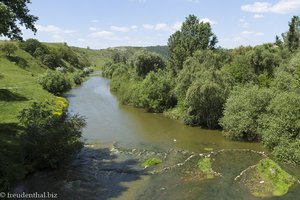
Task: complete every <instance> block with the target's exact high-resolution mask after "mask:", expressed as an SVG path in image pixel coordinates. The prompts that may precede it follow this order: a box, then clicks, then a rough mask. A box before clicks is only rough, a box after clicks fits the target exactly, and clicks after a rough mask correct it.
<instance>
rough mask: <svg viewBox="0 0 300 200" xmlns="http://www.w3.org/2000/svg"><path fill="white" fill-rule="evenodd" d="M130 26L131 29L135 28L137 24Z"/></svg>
mask: <svg viewBox="0 0 300 200" xmlns="http://www.w3.org/2000/svg"><path fill="white" fill-rule="evenodd" d="M130 28H131V29H137V28H138V26H137V25H132V26H131V27H130Z"/></svg>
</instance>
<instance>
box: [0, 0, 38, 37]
mask: <svg viewBox="0 0 300 200" xmlns="http://www.w3.org/2000/svg"><path fill="white" fill-rule="evenodd" d="M30 3H31V1H30V0H18V1H8V0H0V19H1V24H0V36H6V37H8V38H11V39H19V40H21V39H22V37H21V36H22V31H21V28H20V27H19V26H18V25H23V26H24V27H25V28H26V29H30V30H32V31H33V32H36V31H37V30H36V28H35V27H34V23H35V22H36V21H37V19H38V18H37V17H36V16H33V15H31V14H29V9H28V7H27V4H30Z"/></svg>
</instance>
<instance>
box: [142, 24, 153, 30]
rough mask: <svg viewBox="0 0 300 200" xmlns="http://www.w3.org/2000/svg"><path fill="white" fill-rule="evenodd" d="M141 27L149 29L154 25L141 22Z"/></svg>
mask: <svg viewBox="0 0 300 200" xmlns="http://www.w3.org/2000/svg"><path fill="white" fill-rule="evenodd" d="M143 27H144V28H145V29H149V30H151V29H154V26H153V25H151V24H143Z"/></svg>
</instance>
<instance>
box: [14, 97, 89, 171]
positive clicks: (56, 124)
mask: <svg viewBox="0 0 300 200" xmlns="http://www.w3.org/2000/svg"><path fill="white" fill-rule="evenodd" d="M58 101H61V100H58ZM56 104H57V102H56ZM54 108H56V109H58V108H57V105H54ZM54 108H53V103H52V102H46V103H36V102H35V103H33V104H32V105H31V106H30V107H29V108H26V109H24V110H22V111H21V113H20V116H19V119H20V122H21V124H22V125H23V126H24V134H23V135H22V146H23V148H24V159H25V164H26V165H27V167H29V169H28V170H29V171H30V170H34V169H43V168H47V167H51V168H56V167H59V166H60V165H61V164H62V163H63V162H65V161H68V160H69V159H70V158H71V157H72V156H73V155H75V153H77V152H78V151H79V150H80V148H81V147H82V142H81V141H80V137H81V130H82V128H83V127H84V126H85V121H84V119H83V118H82V117H80V116H78V115H73V116H70V115H68V114H67V112H66V107H64V106H61V109H62V112H57V110H56V109H54Z"/></svg>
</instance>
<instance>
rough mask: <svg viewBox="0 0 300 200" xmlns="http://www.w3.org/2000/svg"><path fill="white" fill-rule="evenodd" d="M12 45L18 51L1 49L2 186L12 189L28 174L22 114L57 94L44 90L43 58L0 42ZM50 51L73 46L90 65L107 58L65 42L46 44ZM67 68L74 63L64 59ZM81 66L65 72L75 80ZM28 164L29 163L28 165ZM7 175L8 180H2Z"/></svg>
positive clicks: (17, 45)
mask: <svg viewBox="0 0 300 200" xmlns="http://www.w3.org/2000/svg"><path fill="white" fill-rule="evenodd" d="M7 43H9V44H13V45H15V47H17V49H16V51H15V52H14V53H13V54H12V55H10V56H7V55H6V54H5V52H3V51H2V52H0V69H1V70H0V149H1V152H0V155H1V162H0V165H1V169H0V177H1V178H0V186H1V188H10V187H11V184H13V183H14V182H15V181H17V180H20V179H21V178H22V177H24V176H25V175H26V173H27V170H26V166H24V165H23V156H22V153H23V152H22V147H21V143H20V138H21V135H22V131H23V127H22V126H21V125H20V123H19V119H18V116H19V113H20V111H21V110H23V109H24V108H27V107H28V106H30V105H31V104H32V103H33V102H45V101H54V100H55V99H56V96H55V95H53V94H51V93H49V92H48V91H46V90H44V89H43V88H42V86H41V85H40V84H39V82H38V79H39V78H40V76H41V75H42V74H44V73H45V72H46V71H47V70H49V67H48V66H46V65H45V64H44V63H43V62H42V61H41V59H38V58H37V57H34V56H32V55H31V54H30V53H28V52H26V51H24V50H22V49H21V48H19V44H18V43H17V42H11V41H10V42H7V41H0V46H3V45H4V44H7ZM43 44H44V45H45V46H46V47H47V48H48V49H50V51H54V50H55V49H59V48H70V49H71V51H72V52H75V55H76V56H77V58H78V59H82V58H85V59H89V62H90V64H91V66H94V67H95V68H96V69H97V68H98V67H100V65H101V62H100V60H101V59H102V58H103V57H105V56H104V55H102V54H101V53H100V52H101V51H94V50H89V49H82V48H73V47H66V46H65V45H64V44H59V43H55V44H48V43H43ZM61 63H63V64H64V66H66V68H67V69H71V68H75V67H73V66H72V63H70V62H68V61H67V60H64V59H61ZM78 71H79V69H76V68H75V70H72V71H69V72H67V73H66V75H67V76H68V77H69V78H70V79H72V78H73V76H74V74H75V73H76V72H78ZM27 167H28V166H27ZM2 177H5V179H2Z"/></svg>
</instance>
